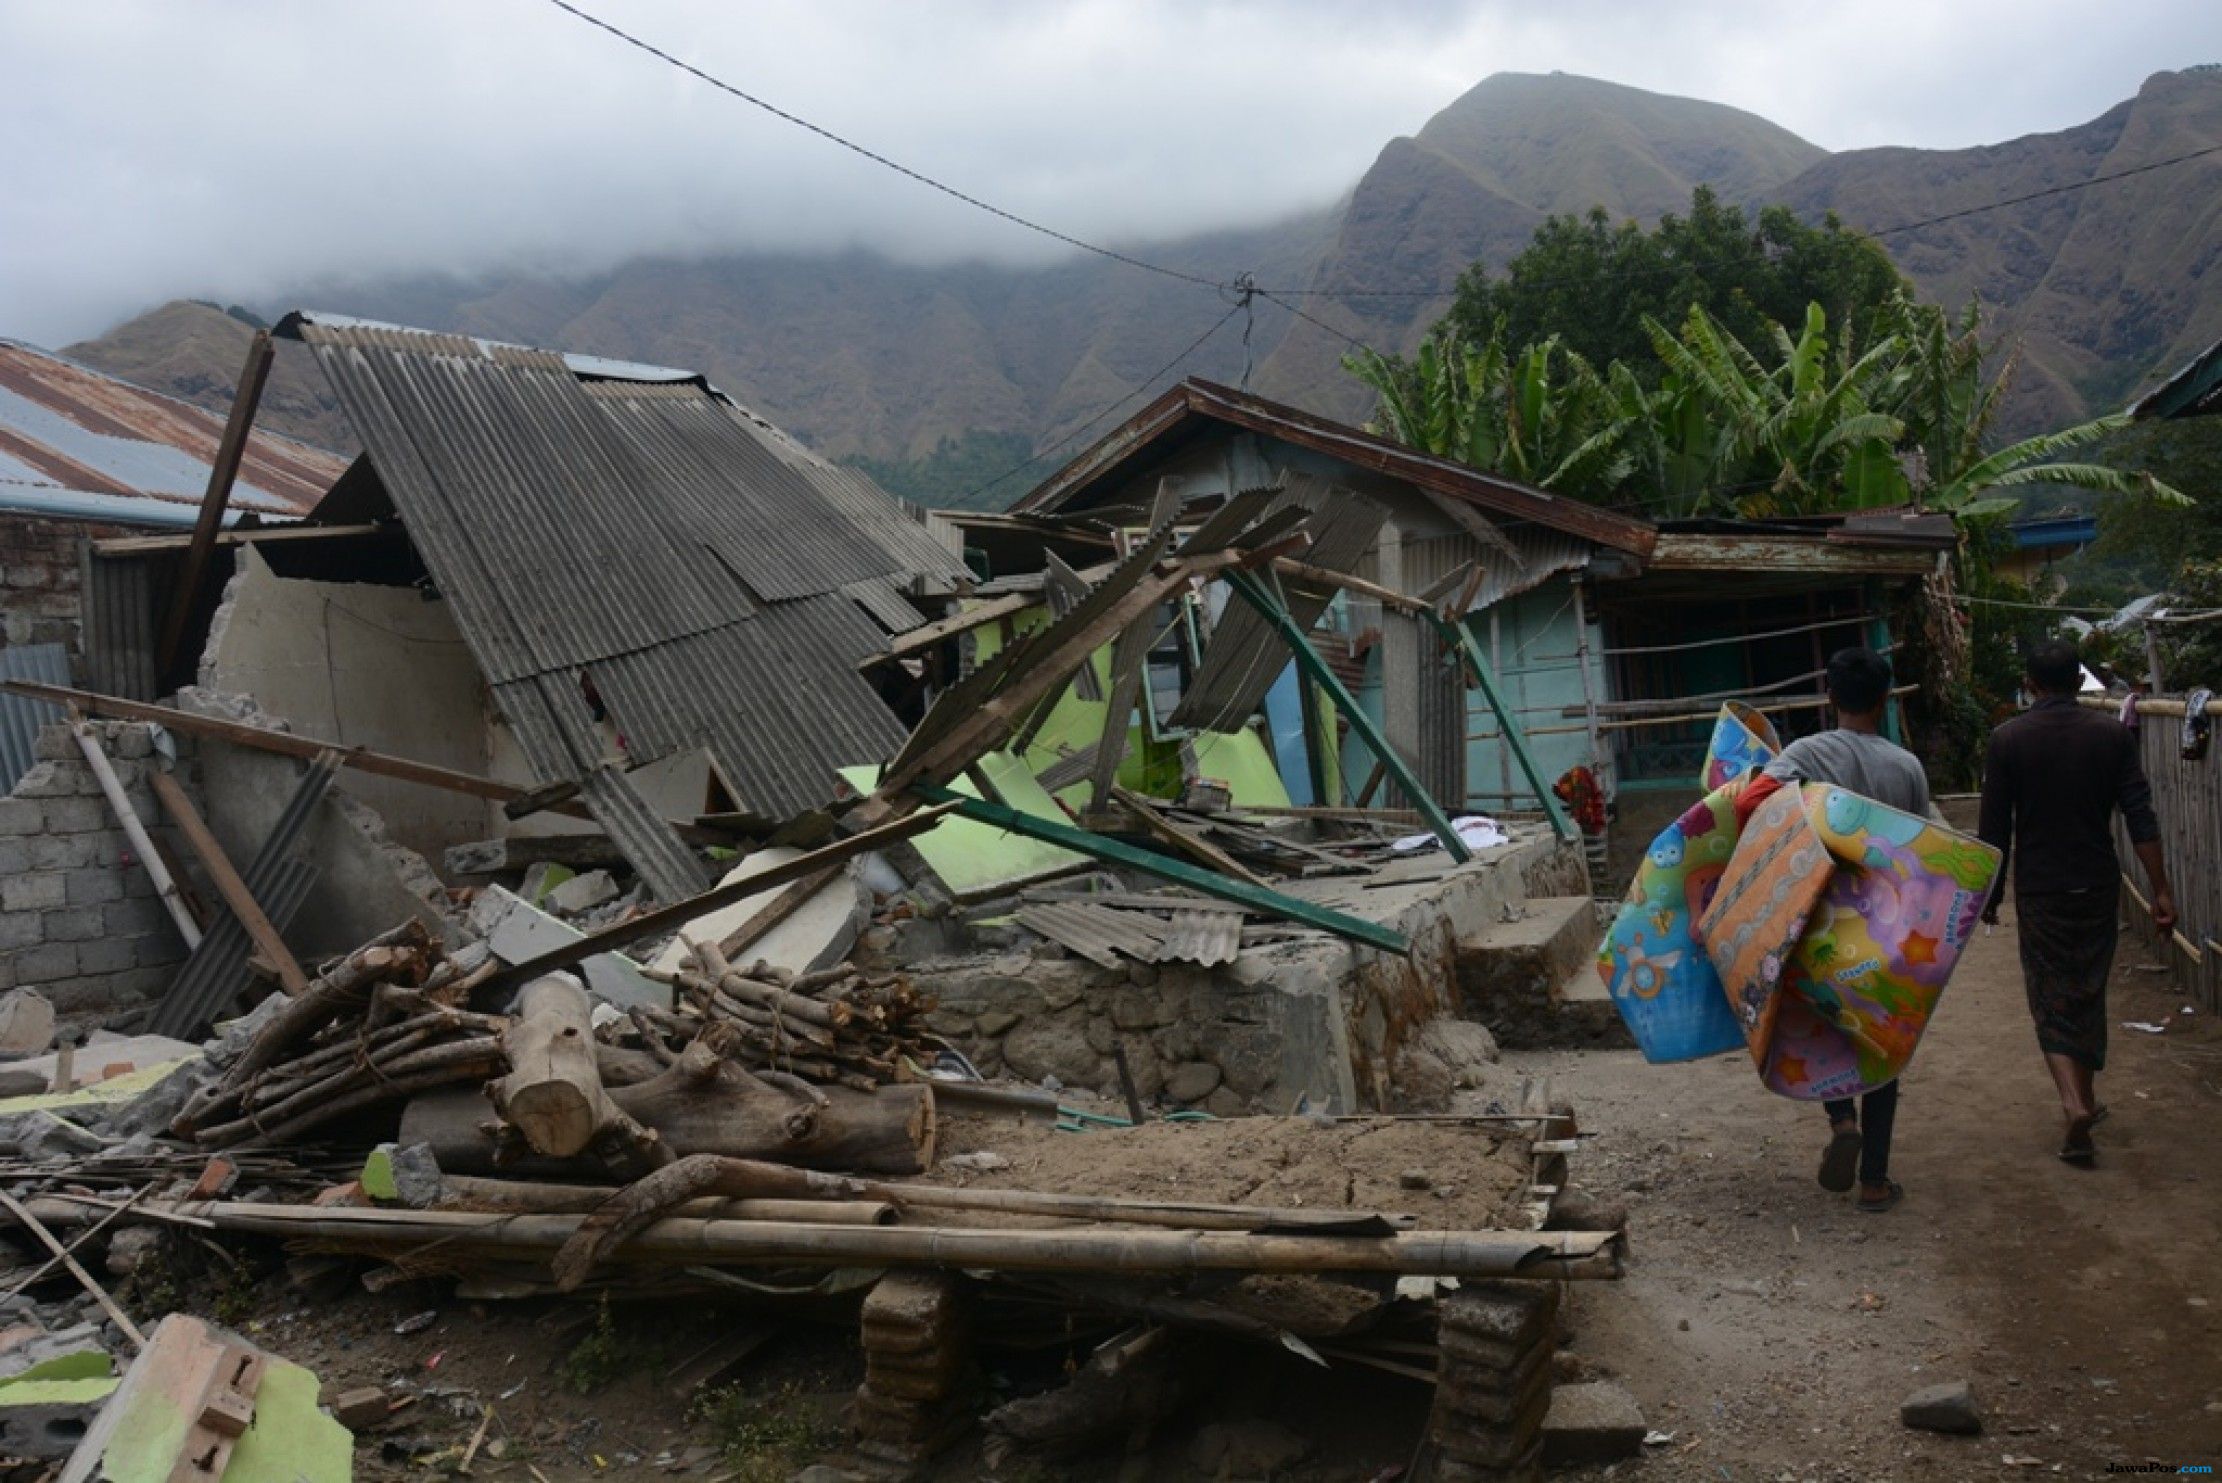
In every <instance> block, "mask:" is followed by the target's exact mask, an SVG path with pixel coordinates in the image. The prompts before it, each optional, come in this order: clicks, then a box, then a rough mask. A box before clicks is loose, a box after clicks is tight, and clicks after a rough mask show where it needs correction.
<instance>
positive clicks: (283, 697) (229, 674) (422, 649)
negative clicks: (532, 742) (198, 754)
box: [201, 545, 500, 862]
mask: <svg viewBox="0 0 2222 1483" xmlns="http://www.w3.org/2000/svg"><path fill="white" fill-rule="evenodd" d="M201 683H202V685H203V686H204V687H207V688H209V689H213V690H217V691H222V692H227V693H230V694H236V695H248V696H252V697H253V698H254V699H255V701H256V703H257V704H258V705H259V706H260V707H261V708H262V710H263V711H264V712H266V713H267V714H269V715H271V716H275V717H280V718H283V719H284V720H285V721H286V722H287V723H288V724H289V725H290V726H291V728H292V729H293V730H294V731H295V732H296V733H298V734H300V735H303V736H313V737H317V738H319V739H321V740H324V741H332V742H338V743H341V744H343V745H346V746H361V747H369V748H371V749H372V750H374V751H379V752H389V753H392V754H393V755H395V756H398V757H407V758H409V759H411V760H412V761H417V762H430V763H433V764H435V765H438V766H441V767H451V768H454V769H456V770H457V771H459V772H468V773H474V774H479V775H484V774H486V773H487V771H488V762H489V744H488V728H487V709H488V704H487V698H486V693H485V686H484V684H483V682H482V681H481V679H480V677H479V671H478V665H477V663H476V661H474V660H473V659H472V658H471V654H470V650H469V649H467V648H465V647H464V644H463V637H462V635H461V634H460V633H459V632H457V630H456V627H455V621H454V619H453V618H452V617H451V616H450V615H449V613H448V607H447V604H446V603H444V602H427V601H425V600H424V598H423V597H422V596H421V595H420V594H419V593H418V592H417V591H416V590H415V589H414V588H408V587H382V586H377V585H374V584H371V583H367V582H310V581H300V580H296V579H293V578H288V577H280V576H278V575H276V574H275V573H274V572H272V571H271V570H270V567H269V564H268V563H267V562H265V561H264V560H263V558H262V557H261V556H260V555H259V554H258V553H257V552H256V551H255V549H254V547H253V546H252V545H242V546H241V548H240V556H239V574H238V576H237V577H235V578H234V579H233V582H232V585H231V587H230V589H229V590H228V591H227V592H226V594H225V605H224V609H223V611H222V612H220V613H219V614H218V615H217V619H216V624H215V626H214V628H213V629H212V630H211V633H210V635H209V643H208V648H207V650H206V652H205V653H204V654H203V655H202V658H201ZM338 786H339V787H340V788H341V789H342V790H343V791H345V792H346V793H348V794H349V795H351V796H353V797H355V798H358V799H360V800H361V801H362V802H363V803H365V804H367V805H369V806H370V807H371V808H373V809H375V810H376V811H377V812H378V814H379V815H380V817H382V818H383V819H384V820H385V822H386V827H387V832H388V833H389V834H390V835H391V837H392V838H393V839H394V840H395V841H396V842H397V843H400V844H402V845H405V846H407V847H408V848H410V849H413V850H415V851H417V852H418V853H419V854H421V855H423V856H425V857H426V858H427V859H428V860H432V861H435V862H436V861H438V860H439V859H440V856H441V853H442V852H443V851H444V850H445V849H446V848H447V847H448V846H449V845H452V844H462V843H465V842H467V841H470V840H477V839H485V838H488V837H489V836H490V835H492V834H494V833H495V832H496V830H497V823H496V821H497V819H498V818H499V815H500V810H499V809H498V808H496V807H494V806H492V805H490V804H488V803H486V802H485V801H484V800H481V799H476V798H471V797H469V796H467V795H464V794H460V793H450V792H447V791H445V790H444V789H439V788H427V787H424V786H422V785H421V784H417V783H406V782H402V781H399V780H398V779H393V778H381V777H374V776H371V775H369V774H367V773H362V772H358V771H355V770H353V769H349V770H347V771H344V772H342V773H341V774H340V779H339V784H338Z"/></svg>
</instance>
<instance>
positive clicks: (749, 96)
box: [548, 0, 1224, 289]
mask: <svg viewBox="0 0 2222 1483" xmlns="http://www.w3.org/2000/svg"><path fill="white" fill-rule="evenodd" d="M548 3H549V4H550V5H552V6H554V7H555V8H556V9H558V10H560V11H562V12H563V13H564V14H566V15H569V16H572V17H575V18H576V19H578V20H581V21H584V22H585V23H586V24H587V25H589V26H592V27H594V28H595V29H596V30H598V31H605V32H607V33H608V34H610V35H612V36H614V37H616V38H617V39H618V40H619V41H622V42H624V43H625V44H626V45H627V46H630V47H633V48H634V49H636V50H638V51H643V52H646V53H647V54H648V55H649V56H651V57H654V58H655V59H656V60H657V61H659V62H663V63H665V64H666V65H668V66H672V67H676V68H678V69H679V70H680V71H681V72H684V73H686V74H688V75H689V76H690V77H695V78H698V79H700V80H701V81H703V82H706V83H708V84H709V85H710V86H711V87H714V88H716V89H717V90H718V91H720V92H722V93H728V94H730V95H732V96H733V97H735V98H738V99H740V100H741V101H742V102H743V103H746V104H748V105H749V106H751V107H753V108H760V109H762V110H763V111H764V112H766V113H768V114H770V115H771V116H772V117H774V118H777V119H781V120H783V121H785V122H787V123H790V124H793V125H794V126H795V127H796V128H798V129H805V130H808V131H809V132H810V133H813V134H815V135H817V136H818V137H819V138H821V139H824V140H826V141H828V142H829V143H833V144H838V145H839V146H841V148H843V149H845V150H848V151H849V152H850V153H851V154H856V155H861V156H863V157H864V158H865V159H867V160H870V161H871V162H872V163H873V164H875V165H880V166H884V167H885V168H887V169H889V170H893V171H894V172H895V173H896V174H898V175H901V176H905V177H907V178H908V179H911V180H914V181H916V182H918V183H919V184H920V185H923V186H925V187H927V188H928V189H929V190H936V191H939V192H941V193H942V194H943V195H945V196H948V197H950V198H951V199H953V200H958V201H962V202H963V203H964V204H965V205H967V206H971V207H974V208H975V209H977V210H980V211H985V212H986V213H987V214H988V215H990V216H994V217H999V218H1001V219H1002V220H1004V221H1007V222H1010V223H1011V224H1012V225H1014V226H1020V227H1024V228H1025V229H1026V230H1027V231H1029V232H1037V233H1039V234H1040V235H1042V236H1044V237H1048V238H1050V239H1051V240H1052V241H1056V242H1062V243H1064V244H1065V245H1066V246H1067V247H1077V248H1079V249H1080V250H1081V251H1082V252H1090V253H1094V254H1095V255H1096V256H1097V257H1100V258H1107V259H1109V260H1110V261H1112V262H1115V263H1124V264H1125V265H1126V266H1128V267H1130V268H1139V269H1141V270H1142V271H1143V272H1145V273H1155V274H1157V275H1159V276H1160V277H1164V278H1174V279H1178V280H1179V281H1180V282H1182V283H1193V284H1195V285H1197V286H1198V287H1200V288H1209V289H1218V288H1221V287H1223V286H1224V285H1222V284H1221V283H1220V282H1219V280H1217V279H1214V278H1204V277H1199V276H1198V275H1197V274H1194V273H1187V272H1183V271H1182V270H1181V269H1179V268H1168V267H1166V266H1165V265H1164V264H1163V263H1153V262H1148V261H1145V260H1144V259H1142V258H1138V257H1134V256H1131V255H1129V254H1127V253H1123V252H1119V251H1116V250H1114V249H1112V248H1109V247H1104V246H1100V245H1099V244H1097V243H1094V242H1089V241H1086V240H1084V239H1082V238H1079V237H1075V236H1073V235H1071V234H1070V233H1068V232H1060V231H1058V230H1057V229H1056V228H1055V227H1048V226H1044V225H1042V224H1041V223H1040V222H1038V221H1034V220H1032V219H1030V218H1028V217H1024V216H1020V215H1019V214H1018V213H1017V212H1015V211H1006V210H1004V209H1003V208H1002V207H1000V206H997V205H993V204H991V203H990V202H987V201H983V200H981V199H980V198H979V197H978V196H974V195H969V194H967V193H966V192H964V191H961V190H958V189H957V188H956V187H955V186H953V185H945V184H943V183H942V182H941V181H938V180H936V179H934V178H933V177H932V176H931V175H927V174H924V173H923V172H921V171H918V170H913V169H912V168H911V167H910V166H908V165H905V164H902V163H900V162H898V161H896V160H891V159H889V158H888V157H887V156H886V155H883V154H881V153H879V151H877V150H874V149H867V148H866V147H865V146H863V145H861V144H859V143H857V142H856V141H855V140H853V139H847V138H844V137H842V136H841V135H839V134H836V133H834V132H833V131H832V130H831V129H828V128H823V127H821V126H820V125H817V124H814V123H812V122H811V121H810V120H808V119H806V118H803V117H801V116H800V115H798V114H793V113H789V112H788V111H787V110H786V109H784V108H781V107H779V106H778V105H777V104H775V103H770V102H767V101H765V100H764V99H762V98H759V97H757V96H756V95H755V94H754V93H750V92H747V91H744V90H743V89H741V88H738V87H735V86H734V85H733V84H732V83H729V82H727V81H725V79H723V78H721V77H716V76H713V75H712V74H710V73H708V72H705V71H703V70H702V69H701V68H700V67H697V66H695V65H694V64H693V63H692V62H685V61H681V60H680V59H679V58H678V57H675V56H673V55H672V54H671V53H670V52H667V51H665V50H663V49H662V48H661V47H659V46H656V45H654V44H652V43H650V42H647V41H643V40H642V39H641V38H640V37H638V36H635V35H633V34H632V33H631V32H630V31H626V30H623V29H621V28H620V27H617V26H614V25H612V24H610V23H609V22H608V21H605V20H603V19H602V18H601V17H600V16H597V15H591V14H589V13H588V12H586V11H584V10H581V9H580V8H579V7H578V6H576V5H573V4H571V3H570V0H548Z"/></svg>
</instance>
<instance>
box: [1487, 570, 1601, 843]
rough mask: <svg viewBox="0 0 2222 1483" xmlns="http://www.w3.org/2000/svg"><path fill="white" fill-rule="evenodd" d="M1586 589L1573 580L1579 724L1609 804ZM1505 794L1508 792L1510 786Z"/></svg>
mask: <svg viewBox="0 0 2222 1483" xmlns="http://www.w3.org/2000/svg"><path fill="white" fill-rule="evenodd" d="M1585 585H1586V584H1584V583H1583V581H1582V579H1581V578H1580V577H1579V576H1577V577H1575V578H1574V663H1575V666H1576V667H1577V668H1578V669H1580V671H1581V676H1582V724H1583V725H1584V726H1586V727H1587V728H1588V729H1589V770H1590V771H1591V772H1592V773H1595V774H1596V776H1597V786H1598V787H1599V788H1603V789H1605V797H1606V798H1607V799H1608V800H1609V799H1611V797H1612V795H1613V791H1614V790H1612V789H1611V788H1609V787H1607V785H1606V782H1605V778H1606V776H1607V774H1606V771H1605V753H1604V739H1603V734H1602V733H1601V732H1599V731H1598V729H1597V680H1596V676H1594V675H1592V674H1591V673H1590V672H1589V605H1588V603H1587V602H1586V601H1585V600H1584V599H1583V596H1582V589H1583V587H1584V586H1585ZM1505 791H1506V792H1508V793H1509V792H1510V791H1511V787H1510V785H1509V784H1507V786H1506V789H1505Z"/></svg>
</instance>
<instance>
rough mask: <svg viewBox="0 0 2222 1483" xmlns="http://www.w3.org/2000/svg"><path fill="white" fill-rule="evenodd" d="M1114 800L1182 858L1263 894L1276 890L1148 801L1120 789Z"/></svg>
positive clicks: (1113, 790) (1246, 867) (1116, 791)
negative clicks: (1245, 882)
mask: <svg viewBox="0 0 2222 1483" xmlns="http://www.w3.org/2000/svg"><path fill="white" fill-rule="evenodd" d="M1111 796H1112V797H1114V798H1116V799H1118V801H1119V803H1120V804H1121V805H1122V806H1123V807H1124V808H1125V809H1126V811H1127V812H1128V813H1129V814H1132V815H1133V816H1134V819H1135V821H1136V822H1137V823H1139V824H1140V825H1141V826H1142V827H1143V828H1144V829H1146V830H1148V831H1149V832H1150V834H1151V835H1152V836H1154V837H1155V838H1156V839H1157V840H1158V841H1159V842H1160V843H1161V844H1168V845H1171V846H1172V847H1173V848H1174V849H1176V850H1179V851H1180V852H1181V853H1182V854H1184V855H1186V856H1188V857H1189V858H1191V859H1193V860H1195V861H1196V862H1197V863H1199V864H1201V865H1204V866H1206V867H1208V868H1210V869H1212V870H1216V871H1219V872H1221V873H1222V874H1225V875H1231V876H1233V877H1234V878H1235V879H1236V880H1238V881H1248V882H1249V883H1250V884H1251V885H1253V886H1256V887H1257V888H1258V889H1259V890H1261V891H1270V890H1272V889H1273V884H1272V882H1270V881H1268V880H1266V879H1265V878H1264V877H1263V876H1261V875H1259V874H1258V873H1257V872H1256V871H1254V870H1252V869H1250V868H1249V867H1248V866H1247V865H1244V864H1243V863H1242V862H1241V861H1239V860H1237V859H1235V857H1234V856H1232V855H1230V854H1228V853H1227V852H1226V851H1225V850H1222V849H1220V848H1219V846H1217V845H1215V844H1213V843H1212V842H1211V841H1210V840H1208V839H1205V838H1204V837H1203V836H1202V835H1200V834H1196V833H1194V832H1192V831H1190V830H1187V829H1183V828H1181V827H1180V825H1178V824H1176V823H1174V822H1173V821H1172V820H1171V819H1168V818H1166V817H1165V815H1164V814H1163V813H1161V812H1159V811H1158V808H1157V806H1156V805H1155V804H1154V803H1152V802H1151V801H1150V800H1149V799H1147V798H1143V797H1141V796H1140V795H1139V794H1136V793H1132V792H1129V791H1128V790H1127V789H1125V788H1121V787H1117V786H1114V787H1113V788H1112V789H1111Z"/></svg>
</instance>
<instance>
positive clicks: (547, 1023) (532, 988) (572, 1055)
mask: <svg viewBox="0 0 2222 1483" xmlns="http://www.w3.org/2000/svg"><path fill="white" fill-rule="evenodd" d="M502 1049H503V1051H505V1052H506V1053H507V1054H508V1057H509V1074H508V1075H507V1076H504V1077H502V1078H501V1079H500V1080H499V1081H496V1082H494V1083H493V1084H492V1085H491V1086H489V1087H487V1089H486V1095H487V1096H488V1097H490V1098H491V1099H492V1100H493V1103H494V1111H495V1112H497V1113H499V1114H500V1115H501V1119H502V1121H504V1122H506V1123H508V1124H509V1125H510V1126H511V1127H513V1128H515V1129H516V1130H517V1131H518V1133H519V1134H521V1135H522V1136H523V1138H524V1140H525V1142H526V1143H527V1144H528V1145H529V1146H530V1147H531V1148H532V1150H533V1151H534V1152H535V1153H544V1154H549V1155H551V1156H553V1157H555V1158H569V1157H570V1156H571V1155H573V1154H577V1153H584V1152H585V1151H586V1149H587V1146H588V1145H589V1144H591V1143H593V1142H594V1140H595V1138H596V1136H597V1135H599V1134H600V1133H601V1132H602V1130H603V1129H604V1128H605V1127H607V1126H608V1125H609V1124H610V1122H611V1121H612V1120H613V1119H614V1118H615V1117H616V1116H617V1113H616V1109H615V1108H613V1107H612V1106H611V1105H610V1101H609V1094H608V1093H607V1092H605V1091H604V1090H603V1089H602V1076H601V1073H600V1072H599V1071H598V1070H596V1069H595V1065H594V1054H595V1052H594V1006H593V1004H592V1002H591V1001H590V1000H588V998H587V997H586V985H584V984H582V983H580V982H579V981H578V980H577V979H576V978H573V977H572V976H571V975H570V974H568V973H551V974H549V975H548V976H547V977H546V978H536V979H534V980H533V981H532V982H531V983H529V984H526V985H525V987H524V990H523V992H521V993H520V994H519V995H518V996H517V1018H516V1020H515V1021H514V1022H513V1023H512V1024H511V1025H510V1027H509V1031H508V1033H507V1034H505V1035H503V1036H502Z"/></svg>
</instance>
